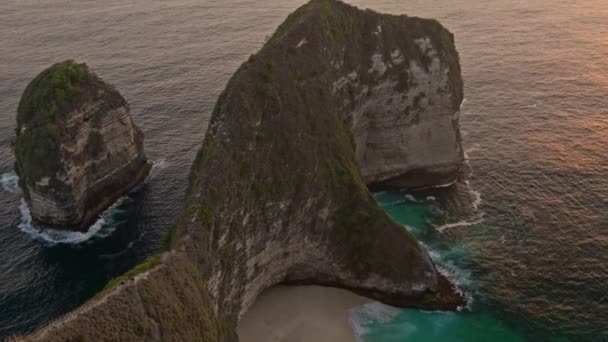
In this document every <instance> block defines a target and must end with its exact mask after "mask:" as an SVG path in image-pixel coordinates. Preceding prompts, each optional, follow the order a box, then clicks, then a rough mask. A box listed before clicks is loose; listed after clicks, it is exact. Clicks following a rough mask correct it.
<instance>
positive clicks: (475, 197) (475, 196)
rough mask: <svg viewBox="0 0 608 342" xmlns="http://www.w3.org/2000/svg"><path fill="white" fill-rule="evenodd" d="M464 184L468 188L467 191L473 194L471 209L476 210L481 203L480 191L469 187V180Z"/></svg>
mask: <svg viewBox="0 0 608 342" xmlns="http://www.w3.org/2000/svg"><path fill="white" fill-rule="evenodd" d="M465 184H466V185H467V188H468V189H469V193H470V194H471V195H473V209H475V210H477V209H479V206H480V205H481V201H482V200H481V192H479V191H477V190H475V189H473V188H472V187H471V181H469V180H466V181H465Z"/></svg>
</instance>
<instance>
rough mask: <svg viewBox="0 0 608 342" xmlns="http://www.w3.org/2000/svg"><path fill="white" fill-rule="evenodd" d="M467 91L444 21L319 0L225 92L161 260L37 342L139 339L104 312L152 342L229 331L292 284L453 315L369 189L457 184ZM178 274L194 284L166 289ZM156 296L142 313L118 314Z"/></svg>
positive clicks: (441, 289)
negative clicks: (258, 301)
mask: <svg viewBox="0 0 608 342" xmlns="http://www.w3.org/2000/svg"><path fill="white" fill-rule="evenodd" d="M461 100H462V81H461V79H460V69H459V66H458V55H457V53H456V50H455V47H454V42H453V37H452V35H451V34H450V33H449V32H448V31H447V30H446V29H444V28H443V27H442V26H441V25H440V24H439V23H438V22H436V21H433V20H425V19H419V18H410V17H406V16H390V15H381V14H378V13H375V12H372V11H361V10H358V9H356V8H354V7H351V6H348V5H346V4H344V3H342V2H339V1H333V0H313V1H311V2H310V3H308V4H307V5H305V6H303V7H302V8H300V9H298V10H297V11H296V12H295V13H294V14H292V15H290V16H289V18H288V19H287V20H286V21H285V23H284V24H282V25H281V26H280V27H279V29H278V31H277V32H276V34H275V35H274V36H273V37H272V38H271V39H270V40H269V41H268V43H267V44H266V46H265V47H264V48H263V49H262V50H261V51H260V52H259V53H258V54H256V55H254V56H252V57H251V58H250V59H249V61H248V62H246V63H245V64H243V65H242V66H241V68H239V70H238V71H237V72H236V73H235V75H234V76H233V77H232V79H231V80H230V81H229V83H228V86H227V88H226V90H225V91H224V92H223V94H222V95H221V96H220V98H219V100H218V102H217V105H216V108H215V110H214V113H213V115H212V119H211V122H210V125H209V128H208V131H207V134H206V137H205V140H204V143H203V147H202V148H201V150H200V151H199V153H198V155H197V158H196V160H195V162H194V165H193V167H192V173H191V178H190V185H189V190H188V193H187V200H186V205H185V210H184V213H183V216H182V217H181V219H180V220H179V222H178V223H177V224H176V225H175V227H174V229H173V230H172V232H171V234H170V239H169V240H168V246H169V247H170V249H171V252H169V253H166V254H165V255H164V257H163V261H162V262H161V265H160V266H158V267H156V268H152V269H151V270H150V271H147V272H146V273H143V274H141V275H138V276H135V278H133V280H128V281H127V282H126V283H124V284H122V285H119V286H118V287H117V288H116V289H115V290H110V294H109V295H106V296H102V299H99V300H93V302H92V303H93V304H92V307H93V308H92V309H88V310H84V311H83V312H79V313H78V315H77V316H76V317H75V318H73V319H71V320H63V321H61V323H59V324H55V325H53V326H51V327H50V328H47V329H44V330H43V331H41V332H39V333H37V334H36V335H33V336H32V338H33V339H47V340H62V339H67V338H75V337H83V338H92V339H93V338H95V337H99V336H102V335H100V332H101V331H108V332H111V334H112V335H111V336H112V337H111V338H118V339H121V340H128V339H133V340H135V338H133V335H129V333H126V332H125V333H124V334H123V333H120V332H118V329H112V328H111V327H110V326H109V325H108V324H110V323H106V322H104V321H101V320H99V319H97V318H96V317H100V316H99V314H100V313H102V312H107V314H104V315H111V316H112V319H113V320H114V321H115V322H116V324H119V325H120V323H119V322H121V321H122V320H123V319H124V320H125V321H128V320H133V319H136V320H138V321H139V322H140V323H141V325H142V326H145V327H148V326H150V327H151V328H149V329H148V328H142V329H140V330H141V331H142V333H141V336H145V338H146V339H151V340H161V339H165V340H175V341H178V340H183V339H184V338H186V339H188V338H192V336H196V338H200V339H201V340H209V341H212V340H213V341H214V340H227V341H228V340H234V339H236V337H235V336H234V333H233V328H234V326H235V324H236V322H237V321H238V319H239V317H240V316H241V315H242V314H243V313H244V312H245V311H246V310H247V309H248V307H249V306H250V305H251V304H252V303H253V302H254V300H255V298H256V297H257V295H258V294H259V293H260V292H261V291H262V290H264V289H265V288H267V287H269V286H272V285H274V284H277V283H281V282H288V283H314V284H323V285H331V286H338V287H343V288H347V289H350V290H352V291H356V292H358V293H360V294H363V295H366V296H369V297H371V298H374V299H377V300H380V301H383V302H385V303H388V304H392V305H397V306H412V307H419V308H425V309H446V310H449V309H455V308H456V307H457V306H459V305H462V304H463V298H462V297H461V296H460V295H458V294H457V293H456V291H455V289H454V288H453V287H452V286H451V284H449V283H448V282H447V280H446V279H445V278H444V277H443V276H442V275H441V274H440V273H438V271H437V269H436V268H435V266H434V264H433V262H432V261H431V260H430V258H429V257H428V255H427V253H426V252H425V251H424V249H423V248H422V247H421V246H420V244H419V243H418V242H417V241H416V240H415V239H414V238H413V237H412V236H411V235H410V234H409V233H408V232H407V231H406V230H405V229H404V228H403V227H401V226H399V225H398V224H396V223H395V222H393V221H392V220H391V219H390V218H389V217H388V216H387V215H386V214H385V213H384V212H383V211H382V210H381V209H380V208H379V207H378V205H377V204H376V202H375V200H374V198H373V197H372V195H371V193H370V191H369V190H368V187H367V185H368V184H371V185H373V184H382V185H383V186H390V185H401V184H407V185H412V186H423V185H434V184H439V183H443V182H444V181H446V180H450V179H453V178H454V177H455V174H454V172H455V171H456V170H457V169H458V167H459V161H460V160H461V158H462V153H461V149H460V143H459V135H458V121H457V119H458V118H457V109H458V105H459V104H460V102H461ZM404 145H405V146H404ZM417 148H419V149H421V151H418V150H415V149H417ZM427 154H430V155H427ZM434 154H438V155H437V156H435V155H434ZM402 157H403V158H402ZM184 265H186V266H187V267H186V266H184ZM182 268H184V270H183V271H182V272H174V271H173V270H174V269H182ZM131 277H132V275H130V276H129V277H128V278H129V279H131ZM183 279H190V280H183ZM178 282H185V283H187V284H188V285H187V286H185V285H184V284H180V285H179V286H170V285H168V284H174V283H175V284H177V283H178ZM150 284H155V285H150ZM184 286H185V287H184ZM191 287H192V288H197V289H198V288H200V289H199V290H197V291H202V292H201V293H203V294H204V295H202V297H200V296H199V295H196V296H195V295H189V294H188V293H190V292H189V291H190V290H189V288H191ZM142 293H143V294H142ZM130 295H133V297H130ZM146 297H147V298H150V300H149V301H147V303H146V304H145V305H143V306H142V309H141V310H139V311H137V312H136V313H133V312H132V313H128V314H127V313H126V312H123V310H122V309H120V307H122V306H124V305H126V304H125V303H130V302H133V301H138V300H139V299H138V298H144V299H145V298H146ZM167 297H172V298H175V299H174V300H173V301H171V300H168V299H167ZM188 305H191V306H193V307H196V308H199V309H197V310H198V311H196V310H194V309H188V311H187V312H188V313H187V316H186V314H184V316H183V317H184V319H185V318H187V320H184V321H179V322H178V323H175V318H174V315H175V314H174V313H172V312H168V311H171V310H172V308H174V307H175V306H183V307H188ZM201 307H203V308H204V309H200V308H201ZM168 308H169V309H168ZM184 310H185V309H184ZM193 310H194V311H193ZM178 311H179V310H178ZM203 311H204V312H203ZM200 327H204V329H202V330H201V328H200ZM186 331H188V332H186ZM186 334H188V335H187V336H186ZM192 334H194V335H192ZM197 334H198V335H197Z"/></svg>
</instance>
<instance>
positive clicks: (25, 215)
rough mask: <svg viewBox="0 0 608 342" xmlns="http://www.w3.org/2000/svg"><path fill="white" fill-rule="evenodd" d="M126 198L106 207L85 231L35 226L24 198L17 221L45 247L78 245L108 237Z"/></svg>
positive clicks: (114, 228) (112, 230) (23, 230)
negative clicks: (19, 219) (19, 220)
mask: <svg viewBox="0 0 608 342" xmlns="http://www.w3.org/2000/svg"><path fill="white" fill-rule="evenodd" d="M127 200H128V197H126V196H123V197H121V198H120V199H118V201H116V202H115V203H114V204H113V205H112V206H111V207H109V208H108V209H106V210H105V211H104V212H103V213H102V214H101V216H100V217H99V219H97V221H95V223H93V225H91V227H89V229H88V231H86V232H74V231H66V230H57V229H52V228H46V227H39V226H36V225H35V224H34V223H33V222H32V215H31V213H30V209H29V208H28V207H27V204H26V203H25V200H24V199H22V200H21V205H19V211H20V212H21V222H20V223H19V226H18V227H19V229H20V230H21V231H22V232H24V233H25V234H27V235H28V236H30V237H31V238H33V239H34V240H36V241H39V242H40V243H42V244H43V245H44V246H46V247H53V246H57V245H79V244H82V243H85V242H89V241H92V240H100V239H103V238H106V237H108V236H109V235H110V234H112V232H114V230H116V228H117V227H118V225H119V224H120V223H122V221H121V220H117V219H116V217H117V216H119V215H116V214H119V213H121V212H123V210H121V209H120V208H119V207H120V206H121V205H122V204H123V203H125V202H126V201H127Z"/></svg>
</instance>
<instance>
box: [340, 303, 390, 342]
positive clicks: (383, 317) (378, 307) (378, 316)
mask: <svg viewBox="0 0 608 342" xmlns="http://www.w3.org/2000/svg"><path fill="white" fill-rule="evenodd" d="M401 311H402V310H401V309H398V308H395V307H392V306H388V305H385V304H382V303H380V302H371V303H367V304H364V305H361V306H358V307H356V308H353V309H351V310H350V312H349V314H348V322H349V324H350V326H351V327H352V329H353V331H354V333H355V338H356V339H357V342H363V337H364V336H365V334H367V333H368V331H369V328H368V327H367V326H368V325H369V324H371V323H374V322H379V323H386V322H388V321H390V320H391V319H393V318H394V317H395V316H397V315H398V314H399V313H400V312H401Z"/></svg>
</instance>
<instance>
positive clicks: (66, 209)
mask: <svg viewBox="0 0 608 342" xmlns="http://www.w3.org/2000/svg"><path fill="white" fill-rule="evenodd" d="M16 133H17V141H16V145H15V154H16V160H17V161H16V169H17V173H18V174H19V178H20V186H21V189H22V191H23V194H24V197H25V200H26V202H27V204H28V206H29V208H30V212H31V215H32V217H33V219H34V220H35V221H36V222H38V223H41V224H43V225H45V226H50V227H55V228H61V229H68V230H85V229H87V228H88V227H89V225H90V224H91V223H93V222H94V221H95V219H96V218H97V217H98V215H99V213H100V212H102V211H103V210H105V209H106V208H107V207H108V206H110V205H111V204H112V203H113V202H114V201H116V200H117V199H118V198H119V197H120V196H122V195H123V194H124V193H126V192H128V191H129V190H131V189H132V188H133V187H134V186H136V185H137V184H139V183H141V182H142V181H143V180H144V179H145V177H146V176H147V174H148V172H149V170H150V165H149V164H148V162H147V161H146V157H145V155H144V151H143V134H142V133H141V131H140V130H139V129H138V128H137V127H136V126H135V125H134V124H133V121H132V120H131V116H130V113H129V105H128V104H127V102H126V101H125V99H124V98H123V97H122V96H121V95H120V93H118V91H116V89H114V88H113V87H112V86H110V85H109V84H107V83H105V82H104V81H103V80H101V79H100V78H99V77H97V75H95V74H94V73H93V72H91V71H90V70H89V68H88V67H87V66H86V65H85V64H78V63H76V62H74V61H71V60H69V61H65V62H62V63H57V64H55V65H53V66H51V67H50V68H48V69H46V70H44V71H43V72H42V73H40V74H39V75H38V76H37V77H36V78H35V79H34V80H33V81H32V82H31V83H30V84H29V85H28V86H27V88H26V89H25V91H24V93H23V95H22V97H21V102H20V103H19V108H18V113H17V130H16Z"/></svg>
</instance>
